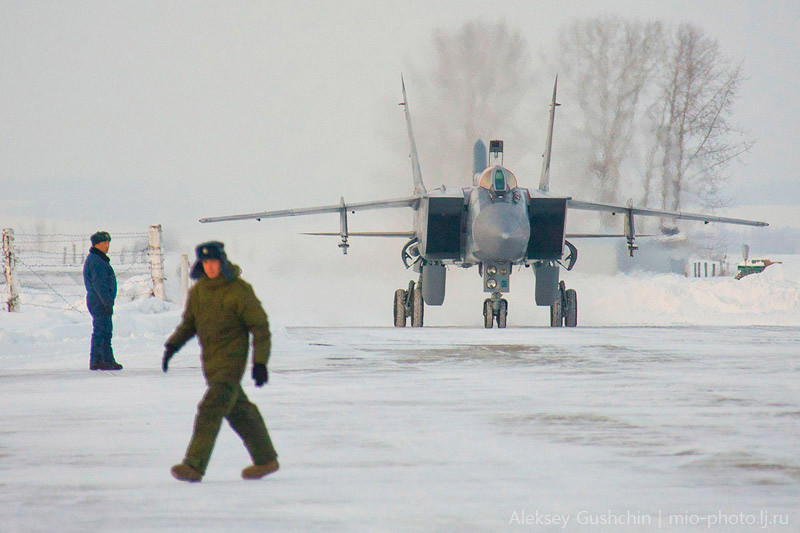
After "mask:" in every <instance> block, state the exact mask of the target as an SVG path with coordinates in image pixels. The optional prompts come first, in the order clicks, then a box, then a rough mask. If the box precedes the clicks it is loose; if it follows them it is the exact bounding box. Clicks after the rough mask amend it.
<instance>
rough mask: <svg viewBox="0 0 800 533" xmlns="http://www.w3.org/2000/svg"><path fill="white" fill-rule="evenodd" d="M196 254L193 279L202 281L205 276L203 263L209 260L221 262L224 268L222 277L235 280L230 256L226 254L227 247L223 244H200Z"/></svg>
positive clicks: (195, 250)
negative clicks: (229, 259)
mask: <svg viewBox="0 0 800 533" xmlns="http://www.w3.org/2000/svg"><path fill="white" fill-rule="evenodd" d="M194 253H195V255H196V256H197V261H195V262H194V265H193V266H192V272H191V274H190V276H191V278H192V279H200V278H202V277H203V276H204V275H205V271H204V270H203V261H205V260H209V259H216V260H219V262H220V266H221V267H222V275H223V276H225V277H226V278H227V279H228V280H232V279H233V278H234V276H233V267H231V264H230V262H229V261H228V255H227V254H226V253H225V245H224V244H223V243H221V242H219V241H208V242H204V243H201V244H198V245H197V247H196V248H195V249H194Z"/></svg>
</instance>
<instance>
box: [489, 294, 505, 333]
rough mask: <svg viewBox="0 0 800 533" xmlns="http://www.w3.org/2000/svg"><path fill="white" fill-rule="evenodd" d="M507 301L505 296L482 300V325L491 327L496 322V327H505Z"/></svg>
mask: <svg viewBox="0 0 800 533" xmlns="http://www.w3.org/2000/svg"><path fill="white" fill-rule="evenodd" d="M507 318H508V301H507V300H506V299H505V298H499V297H498V298H487V299H486V300H484V302H483V327H485V328H486V329H491V328H492V326H493V325H494V324H495V322H497V327H498V328H504V327H506V319H507Z"/></svg>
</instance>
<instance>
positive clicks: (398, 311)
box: [394, 289, 408, 328]
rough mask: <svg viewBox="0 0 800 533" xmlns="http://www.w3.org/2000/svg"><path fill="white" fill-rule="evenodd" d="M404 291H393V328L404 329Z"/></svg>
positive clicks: (405, 315)
mask: <svg viewBox="0 0 800 533" xmlns="http://www.w3.org/2000/svg"><path fill="white" fill-rule="evenodd" d="M406 298H407V296H406V291H404V290H403V289H397V290H396V291H394V327H396V328H404V327H406V317H407V316H408V315H407V314H406Z"/></svg>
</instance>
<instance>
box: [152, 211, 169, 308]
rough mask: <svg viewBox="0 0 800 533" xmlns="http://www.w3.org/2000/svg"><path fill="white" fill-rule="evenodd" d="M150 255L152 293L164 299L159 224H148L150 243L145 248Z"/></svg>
mask: <svg viewBox="0 0 800 533" xmlns="http://www.w3.org/2000/svg"><path fill="white" fill-rule="evenodd" d="M147 253H148V255H149V256H150V276H151V277H152V278H153V295H154V296H155V297H156V298H158V299H159V300H161V301H166V299H167V298H166V295H165V294H164V261H163V259H162V256H161V224H158V225H155V226H150V245H149V246H148V248H147Z"/></svg>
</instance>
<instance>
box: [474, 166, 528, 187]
mask: <svg viewBox="0 0 800 533" xmlns="http://www.w3.org/2000/svg"><path fill="white" fill-rule="evenodd" d="M478 186H479V187H483V188H484V189H488V190H490V191H492V192H496V193H500V194H502V193H504V192H506V191H510V190H512V189H516V188H517V187H519V185H518V184H517V177H516V176H514V174H513V173H512V172H511V171H510V170H508V169H507V168H505V167H501V166H500V165H494V166H491V167H489V168H487V169H486V170H484V171H483V174H481V179H480V180H478Z"/></svg>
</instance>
